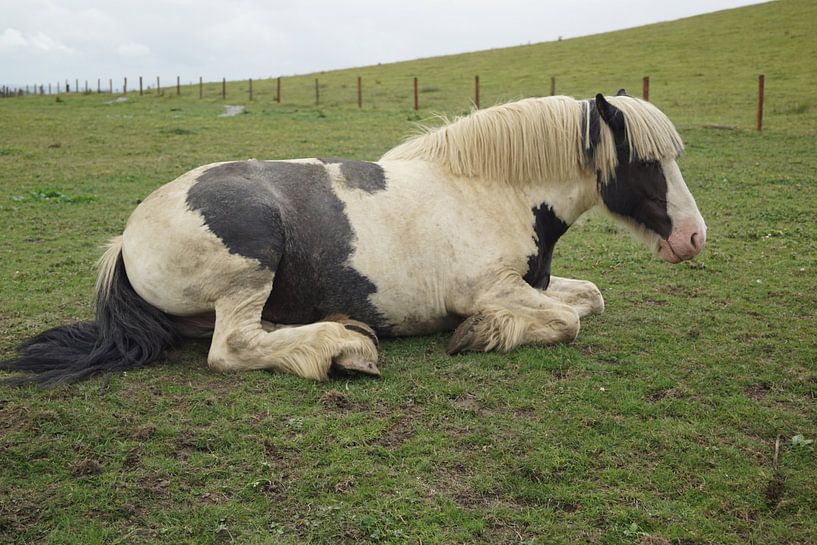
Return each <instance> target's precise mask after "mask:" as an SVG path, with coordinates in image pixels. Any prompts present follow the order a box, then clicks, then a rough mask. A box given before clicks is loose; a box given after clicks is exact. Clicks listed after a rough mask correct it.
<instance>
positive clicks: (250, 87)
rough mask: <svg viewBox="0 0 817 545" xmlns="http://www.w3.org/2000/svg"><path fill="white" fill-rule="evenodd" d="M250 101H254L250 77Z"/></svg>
mask: <svg viewBox="0 0 817 545" xmlns="http://www.w3.org/2000/svg"><path fill="white" fill-rule="evenodd" d="M250 101H251V102H252V78H250Z"/></svg>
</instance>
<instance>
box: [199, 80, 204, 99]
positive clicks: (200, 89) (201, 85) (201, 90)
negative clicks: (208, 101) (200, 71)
mask: <svg viewBox="0 0 817 545" xmlns="http://www.w3.org/2000/svg"><path fill="white" fill-rule="evenodd" d="M203 96H204V83H203V81H202V77H201V76H199V98H202V97H203Z"/></svg>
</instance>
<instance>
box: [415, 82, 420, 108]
mask: <svg viewBox="0 0 817 545" xmlns="http://www.w3.org/2000/svg"><path fill="white" fill-rule="evenodd" d="M419 109H420V96H419V91H418V87H417V78H414V111H415V112H416V111H417V110H419Z"/></svg>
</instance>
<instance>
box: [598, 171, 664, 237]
mask: <svg viewBox="0 0 817 545" xmlns="http://www.w3.org/2000/svg"><path fill="white" fill-rule="evenodd" d="M599 191H600V192H601V198H602V200H603V201H604V204H605V206H607V209H608V210H610V211H611V212H614V213H616V214H619V215H621V216H624V217H626V218H630V219H632V220H634V221H636V222H637V223H639V224H641V225H643V226H644V227H646V228H648V229H650V230H652V231H654V232H656V233H657V234H658V235H659V236H660V237H661V238H663V239H665V240H666V239H667V238H668V237H669V236H670V233H672V219H670V217H669V212H668V210H667V179H666V177H665V176H664V169H663V167H662V166H661V163H660V162H659V161H634V162H632V163H624V164H619V165H618V166H617V167H616V172H615V177H614V178H613V179H612V180H609V181H608V182H607V183H606V184H604V183H601V181H599Z"/></svg>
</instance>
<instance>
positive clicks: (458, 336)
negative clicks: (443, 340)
mask: <svg viewBox="0 0 817 545" xmlns="http://www.w3.org/2000/svg"><path fill="white" fill-rule="evenodd" d="M482 319H483V317H482V316H480V315H475V316H469V317H468V318H466V319H465V320H464V321H463V322H462V323H461V324H460V325H459V326H458V327H457V329H455V330H454V334H453V335H451V340H450V341H448V347H447V348H446V352H448V355H449V356H455V355H457V354H459V353H461V352H466V351H469V350H470V351H473V352H484V351H485V346H486V345H485V342H484V341H483V340H482V339H481V338H480V335H479V334H478V333H479V332H478V330H479V326H480V325H481V324H482Z"/></svg>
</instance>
